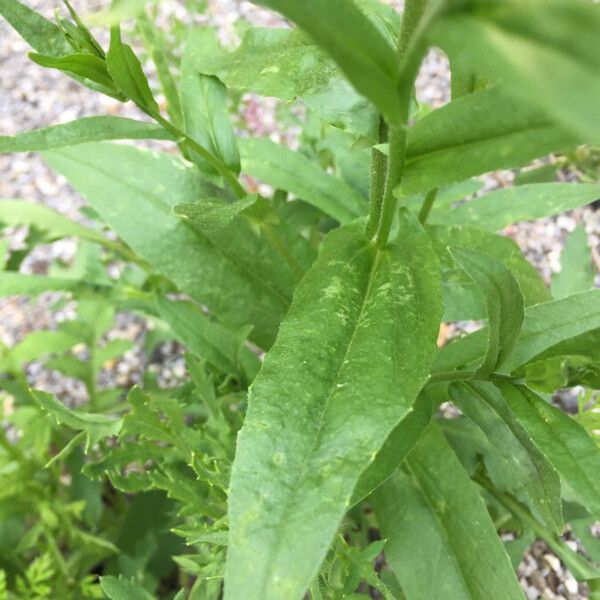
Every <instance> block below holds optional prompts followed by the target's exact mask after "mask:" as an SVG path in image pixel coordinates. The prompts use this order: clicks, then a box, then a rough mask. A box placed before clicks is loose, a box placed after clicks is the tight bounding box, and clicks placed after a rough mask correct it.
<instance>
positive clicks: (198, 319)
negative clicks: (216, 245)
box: [156, 298, 260, 381]
mask: <svg viewBox="0 0 600 600" xmlns="http://www.w3.org/2000/svg"><path fill="white" fill-rule="evenodd" d="M156 306H157V309H158V313H159V315H160V316H161V318H162V319H164V320H165V321H166V322H167V323H168V324H169V327H171V329H172V330H173V333H174V334H175V335H176V336H177V337H178V338H179V339H181V341H183V343H184V344H185V345H186V346H187V348H188V349H189V350H190V352H192V353H193V354H195V355H197V356H199V357H201V358H204V359H206V360H207V361H208V362H210V363H211V364H213V365H215V366H216V367H218V368H219V369H221V370H222V371H223V372H224V373H226V374H229V373H240V371H243V367H245V369H246V376H247V378H248V380H249V381H252V379H253V378H254V375H256V373H257V371H258V368H259V365H260V363H259V360H258V357H257V356H256V355H254V354H252V352H251V351H250V350H249V349H248V348H245V347H244V341H245V339H246V337H247V335H248V333H249V331H248V329H242V330H239V331H234V330H231V329H229V328H227V327H224V326H223V325H221V324H220V323H218V322H217V321H214V320H212V319H210V318H209V317H208V316H207V315H205V314H204V313H202V311H201V310H200V309H199V308H198V307H196V306H194V305H193V304H192V303H191V302H181V301H172V300H167V299H166V298H157V300H156Z"/></svg>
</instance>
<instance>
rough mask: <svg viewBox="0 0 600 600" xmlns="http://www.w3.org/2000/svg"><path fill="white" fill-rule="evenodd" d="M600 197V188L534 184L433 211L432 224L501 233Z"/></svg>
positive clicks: (492, 193) (579, 185) (583, 204)
mask: <svg viewBox="0 0 600 600" xmlns="http://www.w3.org/2000/svg"><path fill="white" fill-rule="evenodd" d="M599 198H600V185H594V184H585V183H580V184H577V185H575V184H572V183H533V184H529V185H519V186H516V187H510V188H505V189H501V190H496V191H494V192H490V193H489V194H486V195H485V196H482V197H480V198H475V199H473V200H470V201H469V202H465V203H464V204H461V205H460V206H458V207H457V208H452V207H451V206H448V207H447V208H445V209H442V210H440V209H439V208H438V210H436V211H433V212H432V213H431V217H430V219H429V222H431V223H444V224H456V225H465V224H468V225H474V226H476V227H481V228H482V229H487V230H488V231H499V230H500V229H503V228H504V227H506V226H507V225H511V224H513V223H517V222H519V221H531V220H534V219H541V218H543V217H551V216H553V215H557V214H559V213H561V212H564V211H566V210H571V209H573V208H578V207H580V206H585V205H586V204H590V203H591V202H593V201H594V200H598V199H599Z"/></svg>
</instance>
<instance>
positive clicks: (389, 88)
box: [257, 0, 401, 122]
mask: <svg viewBox="0 0 600 600" xmlns="http://www.w3.org/2000/svg"><path fill="white" fill-rule="evenodd" d="M257 4H261V5H263V6H267V7H268V8H271V9H273V10H276V11H278V12H280V13H281V14H283V15H284V16H285V17H287V18H288V19H291V20H292V21H294V22H295V23H296V24H297V25H298V26H299V27H300V28H301V29H302V30H304V31H305V32H306V33H307V34H308V35H309V36H310V37H311V38H312V39H314V41H315V42H316V43H317V44H318V45H319V46H321V47H322V48H323V49H324V50H326V51H327V52H328V53H329V54H330V55H331V56H332V58H333V59H334V60H335V61H336V62H337V63H338V65H339V66H340V67H341V69H342V71H343V72H344V73H345V75H346V77H347V78H348V79H349V80H350V82H351V83H352V84H353V85H354V87H355V88H356V89H357V90H358V92H359V93H361V94H363V95H364V96H366V97H367V98H369V99H371V100H372V101H373V103H374V104H375V105H376V106H377V107H379V109H380V110H381V112H382V113H383V114H384V115H386V116H387V118H388V119H389V120H390V121H392V122H397V121H398V120H399V119H400V114H401V113H400V111H401V107H400V102H399V101H398V97H399V96H398V93H397V87H398V80H399V72H400V68H399V60H398V57H397V56H396V52H395V51H394V47H393V46H392V45H391V44H390V43H389V41H388V39H387V36H384V35H382V33H381V32H380V31H379V29H378V28H377V27H376V26H375V25H374V24H373V22H372V21H371V20H369V19H368V18H367V17H366V16H365V15H364V14H363V13H362V12H361V11H360V9H359V8H358V7H357V6H356V4H355V3H354V2H348V1H347V0H306V1H305V2H303V3H302V4H298V2H296V1H295V0H258V2H257Z"/></svg>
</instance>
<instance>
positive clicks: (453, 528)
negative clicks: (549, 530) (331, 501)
mask: <svg viewBox="0 0 600 600" xmlns="http://www.w3.org/2000/svg"><path fill="white" fill-rule="evenodd" d="M406 465H407V473H402V472H400V471H398V473H397V474H396V475H395V476H394V477H393V478H392V479H391V480H390V481H389V482H388V483H386V484H385V485H384V486H382V487H381V488H379V490H378V491H377V492H376V493H375V494H374V497H373V506H374V509H375V514H376V516H377V520H378V521H379V525H380V527H381V531H382V535H383V536H384V537H385V538H387V540H388V542H387V544H386V546H385V556H386V559H387V561H388V563H389V564H390V565H391V567H392V569H393V570H394V572H395V574H396V576H397V577H398V580H399V582H400V585H401V586H402V589H403V590H404V592H405V593H406V595H407V597H408V598H409V599H410V600H432V599H433V598H436V599H438V598H439V599H442V598H447V599H448V600H450V599H452V600H490V599H491V598H494V600H522V598H523V592H522V591H521V589H520V587H519V584H518V582H517V579H516V577H515V574H514V571H513V569H512V566H511V564H510V560H509V558H508V555H507V554H506V550H505V549H504V547H503V546H502V542H501V541H500V540H499V539H498V536H497V534H496V529H495V527H494V524H493V522H492V520H491V518H490V516H489V514H488V512H487V509H486V506H485V503H484V501H483V499H482V498H481V496H480V495H479V492H478V490H477V488H476V487H475V486H474V484H473V483H472V482H471V480H470V479H469V476H468V475H467V473H466V472H465V470H464V469H463V467H462V466H461V464H460V462H459V461H458V459H457V458H456V456H455V455H454V453H453V452H452V449H451V448H450V447H449V445H448V443H447V442H446V440H445V439H444V436H443V435H442V433H441V432H440V430H439V428H438V427H437V426H436V425H434V424H432V425H431V426H430V428H429V430H428V431H427V433H426V435H425V436H424V437H423V439H422V440H421V442H420V443H419V444H418V445H417V447H416V448H415V449H414V450H413V451H412V452H411V454H410V455H409V457H408V459H407V461H406Z"/></svg>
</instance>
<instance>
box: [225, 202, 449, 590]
mask: <svg viewBox="0 0 600 600" xmlns="http://www.w3.org/2000/svg"><path fill="white" fill-rule="evenodd" d="M363 231H364V223H363V222H362V221H358V222H356V223H353V224H350V225H347V226H344V227H342V228H340V229H337V230H335V231H333V232H332V233H330V234H329V236H328V237H327V238H326V240H325V242H324V244H323V246H322V249H321V252H320V253H319V257H318V258H317V261H316V263H315V265H314V266H313V267H312V268H311V269H310V271H309V272H308V273H307V274H306V276H305V277H304V279H303V280H302V282H301V284H300V285H299V286H298V288H297V290H296V293H295V294H294V301H293V304H292V307H291V309H290V311H289V312H288V314H287V316H286V319H285V321H284V322H283V323H282V325H281V328H280V331H279V336H278V338H277V341H276V344H275V345H274V347H273V348H272V350H271V351H270V352H269V353H268V355H267V357H266V359H265V362H264V364H263V368H262V370H261V372H260V373H259V375H258V376H257V378H256V380H255V381H254V383H253V385H252V387H251V390H250V397H249V408H248V414H247V417H246V420H245V423H244V427H243V429H242V431H241V433H240V435H239V437H238V446H237V454H236V460H235V463H234V467H233V472H232V480H231V487H230V503H229V507H230V510H229V524H230V537H229V548H228V558H227V565H228V566H227V573H226V586H225V590H226V592H225V593H226V597H227V598H232V599H234V598H235V599H237V598H241V597H244V598H246V599H248V600H251V599H253V598H256V599H257V600H259V599H260V600H267V599H273V600H275V599H279V598H290V599H291V598H300V597H301V596H302V594H303V593H304V591H305V590H306V588H307V587H308V585H309V583H310V581H311V580H312V578H313V576H314V574H315V572H316V571H317V569H318V567H319V564H320V563H321V560H322V559H323V557H324V556H325V553H326V550H327V547H328V546H329V543H330V541H331V539H332V537H333V535H334V533H335V531H336V528H337V526H338V524H339V522H340V520H341V518H342V516H343V514H344V511H345V509H346V508H347V507H348V506H349V504H350V500H351V497H352V492H353V489H354V487H355V486H356V483H357V481H358V478H359V477H360V473H361V472H362V471H363V470H364V469H365V468H366V467H367V466H368V465H369V463H370V462H371V461H373V460H374V459H375V457H376V456H377V452H378V451H379V449H380V447H381V446H382V445H383V443H384V441H385V439H386V438H387V437H388V435H389V434H390V433H391V432H392V431H393V429H394V427H395V426H396V425H397V424H398V423H399V422H400V421H401V420H402V419H403V418H404V417H405V416H406V415H407V414H408V413H409V412H410V409H411V406H412V404H413V403H414V401H415V399H416V397H417V394H418V392H419V390H420V388H421V387H422V385H423V382H424V381H425V380H426V378H427V374H428V371H429V365H430V362H431V360H432V358H433V355H434V353H435V339H436V338H437V333H438V327H439V318H440V313H441V306H440V288H439V266H438V264H437V259H436V257H435V254H434V252H433V250H432V248H431V245H430V242H429V240H428V238H427V236H426V235H425V234H424V232H423V230H422V229H421V228H420V226H419V224H418V223H417V222H416V219H415V218H414V217H412V216H411V215H410V214H409V213H407V212H406V211H404V212H403V213H402V215H401V224H400V233H399V236H398V241H397V242H393V243H390V244H389V245H388V247H386V249H385V250H382V251H380V250H376V249H375V247H374V246H373V245H372V244H371V243H370V242H369V241H368V240H367V239H366V238H365V237H364V233H363ZM367 399H368V400H367ZM315 507H318V509H317V510H315Z"/></svg>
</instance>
